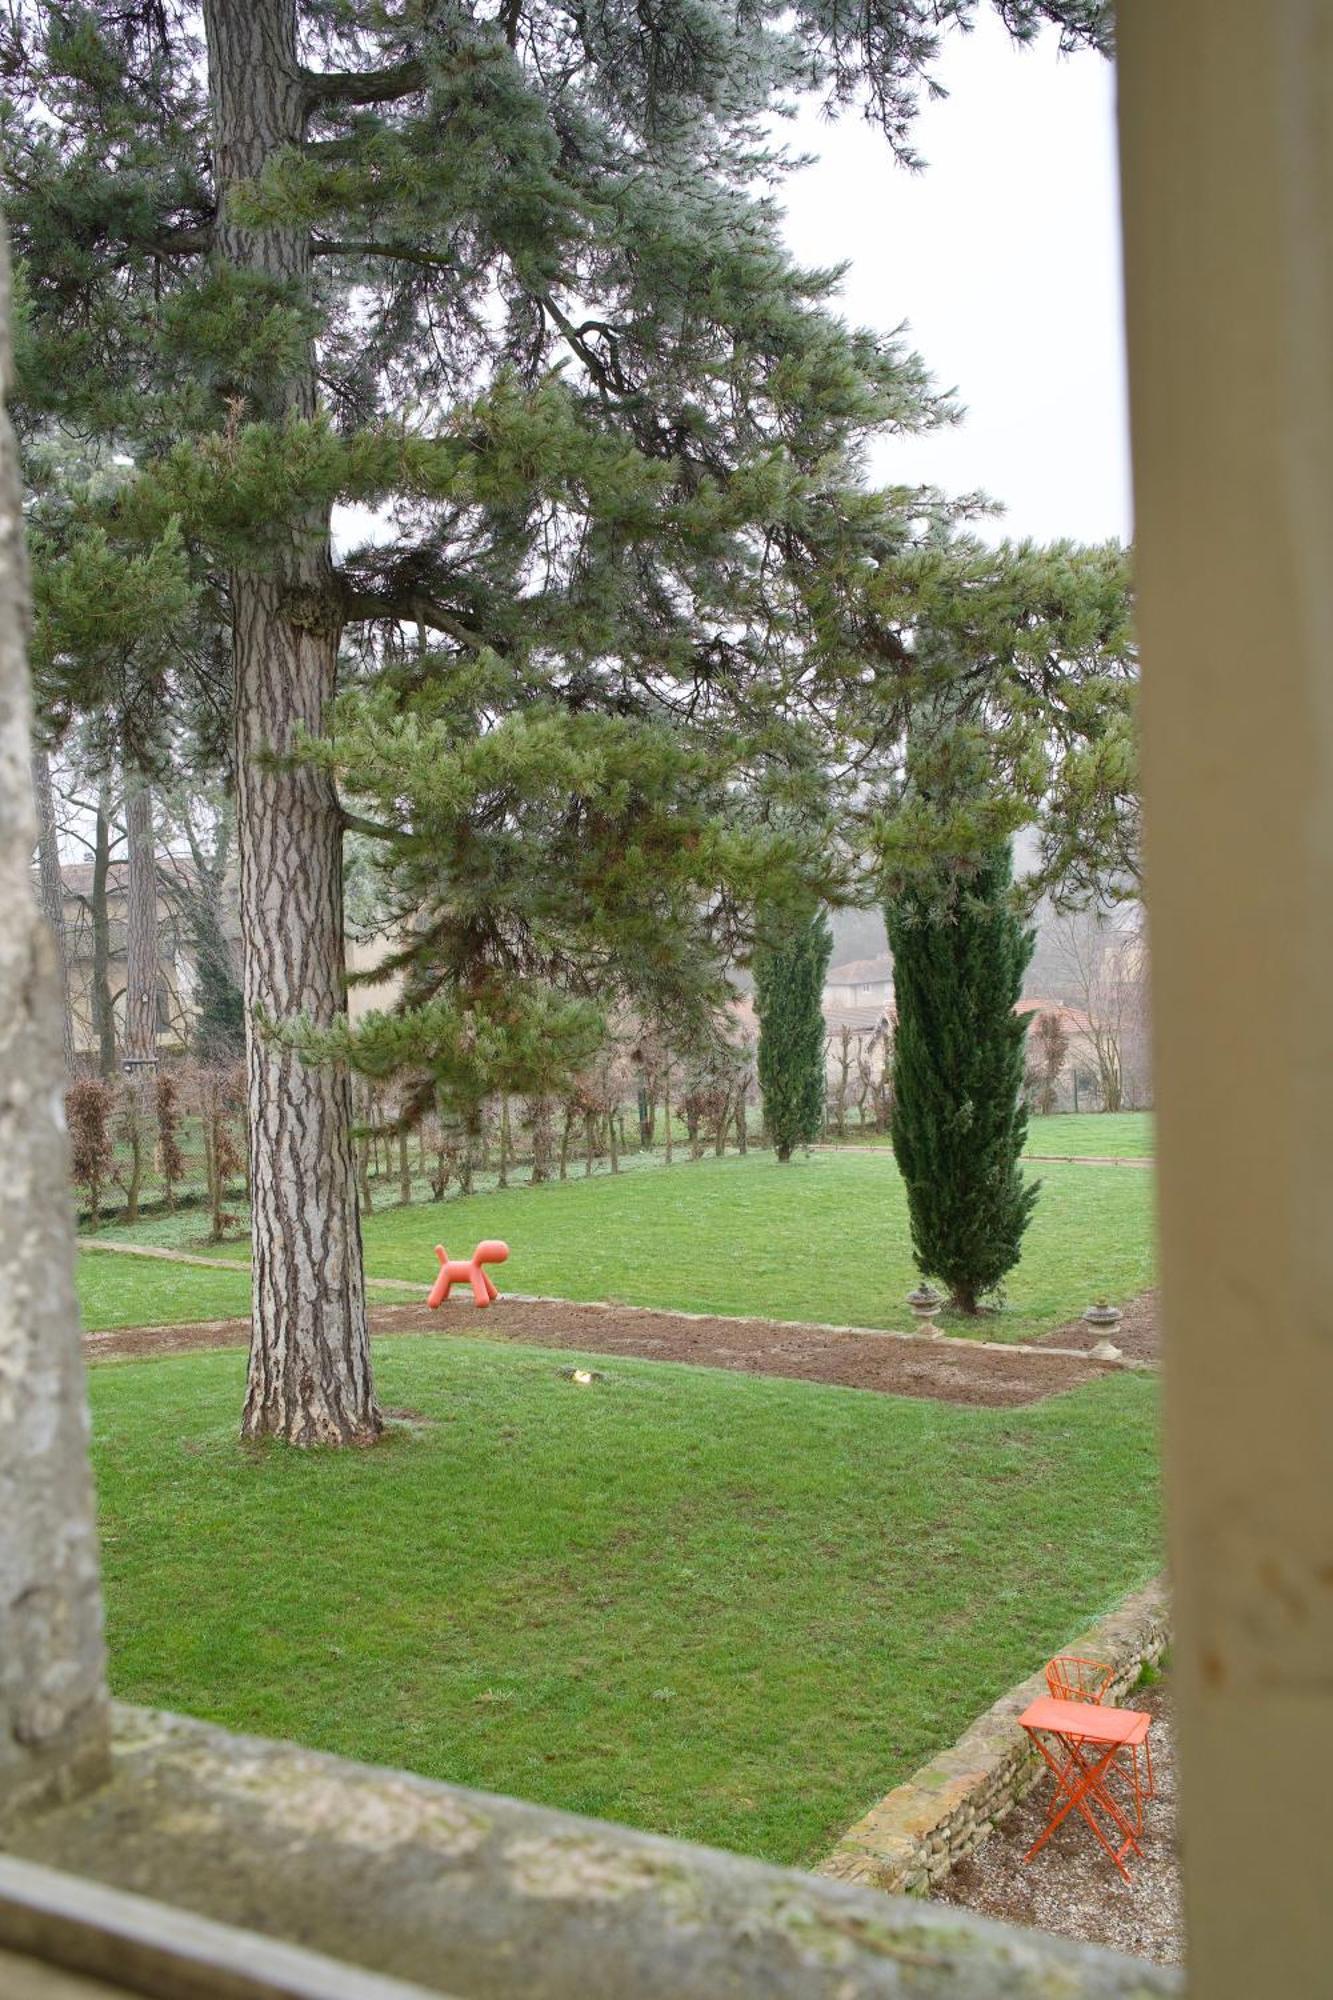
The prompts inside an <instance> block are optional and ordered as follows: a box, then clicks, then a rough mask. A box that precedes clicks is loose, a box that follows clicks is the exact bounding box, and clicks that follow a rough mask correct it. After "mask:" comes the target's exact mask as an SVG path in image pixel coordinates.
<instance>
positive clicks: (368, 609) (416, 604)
mask: <svg viewBox="0 0 1333 2000" xmlns="http://www.w3.org/2000/svg"><path fill="white" fill-rule="evenodd" d="M338 608H339V611H340V612H341V614H342V619H343V623H344V624H346V625H361V624H369V623H370V622H371V621H372V620H374V619H377V618H396V619H401V620H402V621H403V623H404V624H408V623H410V624H414V625H425V626H428V627H429V628H430V630H431V631H432V632H443V633H444V634H445V636H446V638H449V639H452V640H453V641H454V642H455V644H456V645H459V646H463V647H466V648H467V650H468V651H469V652H473V653H476V652H480V651H481V649H482V647H483V646H489V647H491V649H492V650H493V651H494V652H497V653H503V652H505V651H506V650H507V648H506V646H505V644H504V642H503V641H501V640H494V639H487V638H486V637H485V635H484V634H483V633H481V632H474V631H473V630H472V628H471V627H470V626H469V625H466V624H465V623H464V622H463V620H462V619H460V618H458V617H456V616H455V614H454V613H453V612H452V611H450V610H449V608H448V606H447V605H444V604H440V603H439V602H438V601H437V600H436V599H435V598H433V597H429V596H427V595H426V594H425V593H424V592H423V591H420V590H414V589H411V588H408V589H404V590H394V589H393V588H392V586H390V587H389V588H388V589H386V590H382V591H379V590H358V589H357V588H356V586H355V585H354V584H350V583H348V582H346V581H345V580H344V579H341V578H340V579H339V600H338Z"/></svg>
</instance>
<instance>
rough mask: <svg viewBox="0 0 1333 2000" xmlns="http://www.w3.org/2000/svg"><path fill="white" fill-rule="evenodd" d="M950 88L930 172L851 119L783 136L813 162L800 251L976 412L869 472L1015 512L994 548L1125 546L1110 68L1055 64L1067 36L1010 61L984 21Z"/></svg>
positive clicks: (962, 48)
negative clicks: (910, 165)
mask: <svg viewBox="0 0 1333 2000" xmlns="http://www.w3.org/2000/svg"><path fill="white" fill-rule="evenodd" d="M940 76H941V80H942V81H943V82H944V83H945V84H946V85H947V88H948V91H949V95H948V97H947V98H945V99H943V100H941V101H939V102H937V103H934V104H927V105H926V106H925V107H924V108H923V110H922V112H921V115H920V118H919V120H918V123H917V126H916V129H915V134H914V137H915V141H916V147H917V151H918V152H919V153H920V154H921V155H922V156H923V157H924V159H925V161H926V166H925V169H924V171H923V172H921V173H919V174H912V173H908V172H907V171H906V170H904V169H903V168H901V167H897V166H895V165H894V163H893V160H892V158H891V156H890V153H889V150H888V146H887V144H886V142H885V141H884V139H883V138H882V137H881V136H880V134H879V133H878V132H877V131H875V130H874V129H873V128H872V127H870V126H868V125H866V124H865V123H864V122H863V121H862V120H861V119H860V118H859V117H857V116H856V115H849V116H844V117H843V118H842V119H841V120H840V121H839V122H838V123H837V124H829V123H827V122H826V121H825V120H823V119H822V118H821V117H820V115H819V113H818V111H817V109H816V108H815V107H813V106H812V107H811V108H810V109H809V111H808V112H805V113H803V114H802V117H801V118H800V120H799V121H798V122H797V123H796V124H795V125H793V126H789V127H784V128H783V129H784V130H785V131H786V132H787V133H788V135H789V137H790V142H791V144H792V145H793V146H794V147H795V148H796V149H797V150H799V151H802V152H811V153H818V154H819V155H820V158H819V160H818V163H817V164H816V165H813V166H811V167H809V168H807V169H806V170H805V171H803V172H802V173H801V174H799V175H797V176H794V177H793V178H792V179H791V180H790V181H789V182H788V183H787V194H786V200H787V210H788V220H787V237H788V241H789V243H790V245H791V248H792V250H793V252H794V254H795V255H796V256H797V257H798V258H800V260H801V261H802V262H804V263H816V264H829V263H841V262H843V261H846V262H848V263H850V266H851V268H850V270H849V272H848V274H847V280H846V286H845V291H844V295H843V306H844V309H845V311H846V313H847V316H848V318H850V319H855V320H858V321H861V322H863V323H865V324H868V325H872V326H876V327H882V328H886V329H887V328H892V327H894V326H897V325H898V323H899V322H900V321H902V320H906V321H907V322H908V324H909V328H910V334H911V340H912V344H913V345H914V346H915V347H916V348H917V350H918V351H919V352H920V353H921V354H922V355H923V356H924V358H925V360H926V362H927V364H928V365H929V367H930V369H931V372H932V374H933V375H934V376H935V379H936V380H937V381H938V382H939V383H940V384H941V385H942V386H944V387H948V388H953V389H956V390H957V392H958V396H959V399H960V401H961V402H963V403H964V404H965V405H966V408H967V416H966V418H965V420H964V422H963V423H962V424H961V425H960V426H958V427H957V428H952V429H949V430H946V431H942V432H937V433H935V434H933V435H931V436H929V437H926V438H920V439H909V440H899V441H891V442H888V443H886V444H885V445H884V446H883V447H881V448H879V449H878V450H877V452H876V456H875V460H874V467H873V469H874V473H875V476H876V477H878V478H884V479H891V480H894V481H895V482H896V481H900V480H902V481H909V482H914V481H918V480H920V481H930V482H932V483H934V484H936V485H939V486H942V487H943V488H945V489H946V491H949V492H955V493H957V492H970V491H973V490H975V489H978V488H980V489H982V490H983V491H985V492H986V493H988V494H989V495H990V496H991V498H992V499H994V500H998V501H1001V502H1002V503H1003V505H1004V509H1005V511H1004V513H1003V515H1001V516H1000V517H999V520H998V521H997V522H995V523H993V524H988V525H987V527H986V528H985V529H984V531H983V532H985V533H987V534H988V535H992V536H1000V535H1006V534H1007V535H1013V536H1032V537H1035V538H1038V539H1040V540H1051V539H1054V538H1057V537H1062V536H1068V537H1072V538H1074V539H1076V540H1080V541H1101V540H1104V539H1106V538H1107V537H1108V536H1116V537H1119V538H1120V539H1122V540H1128V539H1129V535H1130V500H1129V463H1128V444H1127V434H1126V413H1125V391H1124V356H1123V351H1122V331H1121V304H1120V250H1119V239H1118V230H1119V212H1118V200H1117V188H1116V166H1115V90H1114V74H1113V71H1112V69H1111V66H1110V64H1109V63H1107V62H1105V61H1104V60H1103V59H1102V58H1101V57H1100V56H1095V55H1090V54H1082V55H1078V56H1072V57H1060V56H1059V55H1058V53H1057V49H1056V38H1055V36H1054V35H1050V36H1048V37H1047V38H1045V39H1043V40H1042V41H1040V42H1039V43H1038V44H1037V46H1036V47H1035V48H1029V49H1026V50H1022V51H1019V50H1015V49H1014V47H1013V45H1012V44H1011V43H1010V41H1009V37H1008V36H1007V35H1006V33H1005V32H1004V29H1003V28H1002V27H1001V26H1000V24H999V22H998V21H997V20H995V19H994V18H993V17H991V16H990V15H989V14H987V16H986V18H984V19H983V20H982V21H981V24H980V25H979V26H978V28H977V30H976V32H975V33H974V34H972V35H952V36H950V37H949V40H948V42H947V44H946V52H945V56H944V59H943V62H942V64H941V70H940Z"/></svg>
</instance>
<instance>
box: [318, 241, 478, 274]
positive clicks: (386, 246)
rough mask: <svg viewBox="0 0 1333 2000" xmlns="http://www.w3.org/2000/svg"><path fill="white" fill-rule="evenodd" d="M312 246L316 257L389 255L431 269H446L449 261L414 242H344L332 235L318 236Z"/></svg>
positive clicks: (397, 259)
mask: <svg viewBox="0 0 1333 2000" xmlns="http://www.w3.org/2000/svg"><path fill="white" fill-rule="evenodd" d="M310 247H311V249H312V250H313V252H314V254H315V256H316V257H389V258H392V259H393V260H394V261H395V262H396V263H402V264H421V265H423V266H424V267H425V268H426V269H427V270H430V271H435V270H444V269H446V268H447V267H448V263H449V259H448V258H447V257H435V256H432V254H431V252H430V251H429V250H418V249H417V247H416V245H415V244H412V243H362V242H344V241H341V240H339V239H337V238H334V237H332V236H316V237H314V238H312V240H311V245H310Z"/></svg>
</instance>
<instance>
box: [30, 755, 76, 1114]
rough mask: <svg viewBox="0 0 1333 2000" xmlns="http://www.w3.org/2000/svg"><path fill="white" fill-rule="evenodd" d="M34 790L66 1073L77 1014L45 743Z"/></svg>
mask: <svg viewBox="0 0 1333 2000" xmlns="http://www.w3.org/2000/svg"><path fill="white" fill-rule="evenodd" d="M32 794H33V800H34V803H35V805H36V808H37V884H38V893H39V897H40V900H41V906H42V915H43V916H44V917H45V918H46V921H47V923H48V924H49V925H50V929H51V936H52V939H53V940H54V943H55V952H56V979H57V982H58V985H59V989H60V1027H61V1042H62V1046H63V1049H64V1055H65V1074H66V1075H67V1076H69V1075H72V1073H73V1070H74V1015H73V1012H72V1011H71V1008H70V998H69V941H68V939H67V937H66V935H65V880H64V875H63V873H62V871H61V867H60V842H59V837H58V834H57V831H56V808H55V798H54V794H53V792H52V788H51V758H50V754H49V752H48V751H47V748H46V746H45V744H43V743H38V742H34V744H33V748H32Z"/></svg>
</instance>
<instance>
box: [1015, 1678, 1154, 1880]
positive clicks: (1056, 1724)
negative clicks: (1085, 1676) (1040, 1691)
mask: <svg viewBox="0 0 1333 2000" xmlns="http://www.w3.org/2000/svg"><path fill="white" fill-rule="evenodd" d="M1018 1724H1019V1728H1020V1729H1024V1730H1026V1731H1027V1734H1028V1735H1029V1736H1030V1737H1031V1738H1032V1741H1033V1742H1034V1743H1035V1744H1036V1746H1037V1749H1038V1750H1039V1751H1040V1752H1041V1755H1042V1757H1043V1758H1044V1760H1045V1762H1046V1763H1047V1765H1049V1767H1050V1769H1051V1771H1052V1772H1053V1774H1054V1776H1055V1791H1054V1794H1053V1796H1052V1798H1051V1809H1050V1814H1049V1816H1048V1818H1047V1821H1046V1827H1045V1831H1044V1832H1043V1833H1042V1835H1041V1837H1040V1838H1039V1839H1038V1840H1034V1841H1033V1843H1032V1845H1031V1847H1030V1848H1029V1849H1028V1851H1027V1853H1026V1854H1025V1855H1024V1857H1023V1858H1024V1860H1025V1861H1031V1859H1032V1857H1033V1855H1034V1854H1038V1853H1040V1851H1041V1849H1042V1848H1043V1847H1044V1846H1045V1845H1046V1843H1047V1841H1048V1840H1049V1839H1050V1837H1051V1835H1052V1834H1053V1833H1054V1832H1055V1829H1056V1828H1057V1826H1059V1825H1060V1824H1061V1822H1062V1821H1064V1820H1065V1819H1067V1818H1068V1817H1069V1815H1070V1813H1071V1812H1075V1811H1077V1812H1079V1813H1080V1814H1081V1815H1082V1817H1083V1818H1084V1819H1085V1820H1086V1821H1087V1823H1088V1825H1089V1826H1090V1827H1091V1828H1092V1830H1093V1832H1094V1833H1095V1834H1096V1836H1097V1838H1098V1840H1099V1841H1100V1842H1101V1844H1102V1846H1103V1848H1104V1849H1105V1850H1106V1853H1107V1855H1108V1856H1109V1857H1110V1859H1111V1860H1112V1861H1113V1862H1114V1863H1115V1865H1116V1867H1117V1868H1118V1869H1119V1870H1120V1873H1121V1874H1122V1875H1123V1876H1124V1878H1125V1880H1126V1881H1127V1882H1128V1880H1129V1870H1128V1869H1127V1868H1126V1866H1125V1856H1126V1855H1127V1854H1129V1853H1130V1852H1131V1851H1133V1852H1134V1853H1135V1854H1138V1853H1141V1852H1142V1850H1141V1849H1140V1847H1139V1836H1140V1835H1141V1834H1142V1832H1143V1808H1144V1806H1145V1805H1146V1804H1147V1802H1148V1800H1149V1799H1151V1797H1152V1795H1153V1775H1152V1750H1151V1747H1150V1745H1149V1743H1148V1731H1149V1729H1150V1728H1151V1727H1152V1717H1151V1716H1150V1715H1145V1714H1143V1713H1142V1711H1141V1710H1139V1709H1134V1708H1104V1707H1102V1706H1101V1704H1100V1703H1094V1702H1084V1701H1059V1700H1056V1699H1055V1698H1054V1697H1053V1696H1051V1695H1043V1696H1042V1697H1041V1699H1040V1700H1039V1701H1034V1702H1033V1703H1032V1705H1031V1707H1030V1708H1026V1709H1024V1711H1023V1713H1022V1714H1021V1715H1020V1716H1019V1718H1018ZM1140 1751H1142V1752H1143V1758H1144V1762H1143V1765H1142V1767H1141V1766H1140V1763H1139V1752H1140ZM1117 1793H1118V1794H1119V1796H1117Z"/></svg>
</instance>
